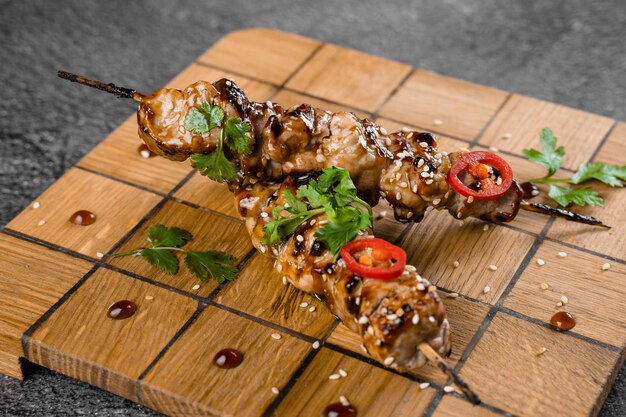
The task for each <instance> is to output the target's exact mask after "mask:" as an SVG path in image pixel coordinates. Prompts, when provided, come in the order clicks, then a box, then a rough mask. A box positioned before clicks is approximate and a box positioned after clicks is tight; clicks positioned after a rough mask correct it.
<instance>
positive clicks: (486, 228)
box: [483, 224, 489, 232]
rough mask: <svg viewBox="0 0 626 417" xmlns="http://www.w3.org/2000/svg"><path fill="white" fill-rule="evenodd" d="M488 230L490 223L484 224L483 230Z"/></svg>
mask: <svg viewBox="0 0 626 417" xmlns="http://www.w3.org/2000/svg"><path fill="white" fill-rule="evenodd" d="M487 230H489V225H488V224H486V225H484V226H483V232H486V231H487Z"/></svg>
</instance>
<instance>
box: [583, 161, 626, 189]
mask: <svg viewBox="0 0 626 417" xmlns="http://www.w3.org/2000/svg"><path fill="white" fill-rule="evenodd" d="M591 179H595V180H598V181H601V182H603V183H605V184H607V185H610V186H611V187H622V181H626V165H623V166H619V165H607V164H604V163H602V162H594V163H591V164H581V165H580V167H579V168H578V171H577V172H576V173H575V174H574V176H572V179H571V181H572V183H574V184H580V183H581V182H585V181H588V180H591Z"/></svg>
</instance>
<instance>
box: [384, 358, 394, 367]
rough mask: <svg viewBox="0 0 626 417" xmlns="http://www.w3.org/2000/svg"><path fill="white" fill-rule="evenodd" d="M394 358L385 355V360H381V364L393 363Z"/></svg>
mask: <svg viewBox="0 0 626 417" xmlns="http://www.w3.org/2000/svg"><path fill="white" fill-rule="evenodd" d="M394 360H395V359H394V358H393V356H387V357H386V358H385V360H384V361H383V365H385V366H389V365H391V364H392V363H393V361H394Z"/></svg>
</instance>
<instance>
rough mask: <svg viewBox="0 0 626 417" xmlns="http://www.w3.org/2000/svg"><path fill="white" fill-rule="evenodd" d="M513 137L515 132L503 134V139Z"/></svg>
mask: <svg viewBox="0 0 626 417" xmlns="http://www.w3.org/2000/svg"><path fill="white" fill-rule="evenodd" d="M512 137H513V133H510V132H506V133H505V134H503V135H502V139H505V140H506V139H511V138H512Z"/></svg>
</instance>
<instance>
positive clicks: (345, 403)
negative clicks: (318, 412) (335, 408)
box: [339, 395, 350, 407]
mask: <svg viewBox="0 0 626 417" xmlns="http://www.w3.org/2000/svg"><path fill="white" fill-rule="evenodd" d="M339 402H340V403H341V405H343V406H344V407H347V406H349V405H350V401H348V399H347V398H346V397H345V396H343V395H340V396H339Z"/></svg>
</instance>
